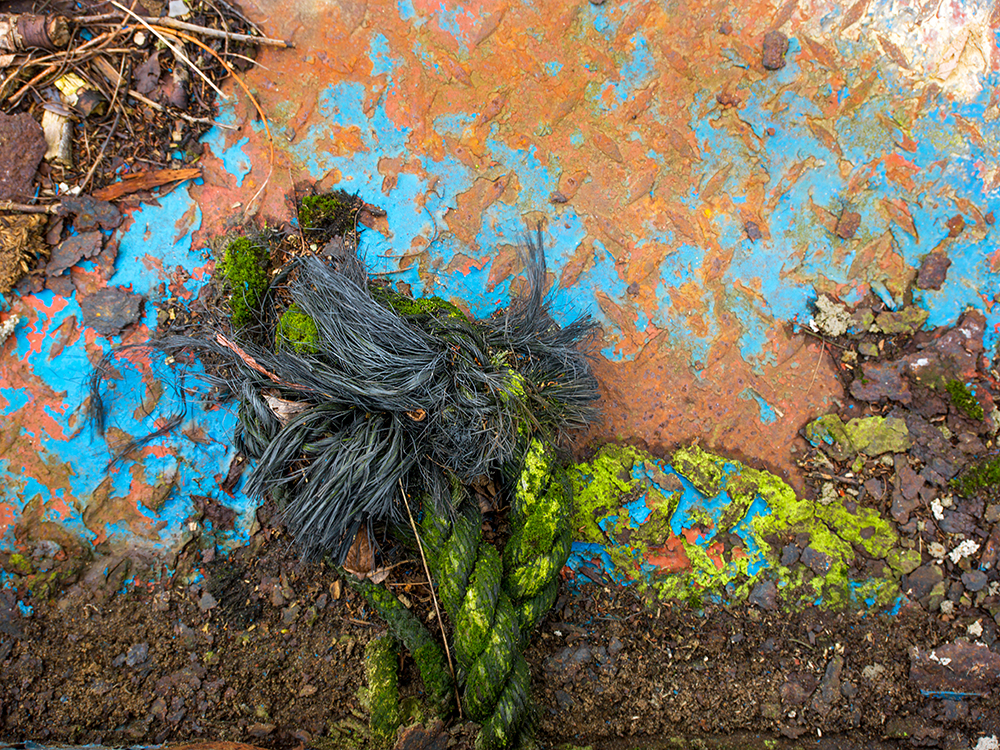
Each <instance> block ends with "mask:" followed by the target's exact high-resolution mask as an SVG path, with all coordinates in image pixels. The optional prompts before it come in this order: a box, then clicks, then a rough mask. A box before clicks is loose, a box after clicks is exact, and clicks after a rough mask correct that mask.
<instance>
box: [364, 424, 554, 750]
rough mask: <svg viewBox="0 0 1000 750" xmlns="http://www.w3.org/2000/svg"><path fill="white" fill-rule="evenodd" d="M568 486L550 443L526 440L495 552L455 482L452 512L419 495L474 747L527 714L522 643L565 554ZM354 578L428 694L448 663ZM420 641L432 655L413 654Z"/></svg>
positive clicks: (518, 724) (506, 738) (487, 745)
mask: <svg viewBox="0 0 1000 750" xmlns="http://www.w3.org/2000/svg"><path fill="white" fill-rule="evenodd" d="M570 486H571V485H570V483H569V482H568V481H567V478H566V476H565V473H564V472H563V471H562V470H561V469H558V468H556V462H555V454H554V452H553V450H552V448H551V447H549V446H548V445H546V444H545V443H543V442H542V441H540V440H538V439H534V440H532V441H531V442H530V443H529V446H528V449H527V451H526V453H525V458H524V463H523V467H522V470H521V473H520V475H519V477H518V481H517V484H516V486H515V487H514V499H513V509H512V513H511V525H512V529H513V531H512V534H511V538H510V540H509V541H508V543H507V545H506V547H505V549H504V555H503V558H502V559H501V556H500V553H499V552H498V551H497V549H496V548H495V547H493V546H492V545H490V544H487V543H485V542H483V541H482V523H483V519H482V514H481V512H480V510H479V507H478V506H477V505H476V504H475V503H474V502H473V501H471V500H470V499H469V498H468V495H467V492H466V491H465V488H464V487H463V486H462V484H461V483H460V482H459V481H458V480H456V479H454V478H453V479H452V484H451V500H452V502H451V507H452V508H454V514H453V515H452V514H449V513H448V512H447V511H446V512H436V511H435V510H434V508H433V503H432V502H430V500H429V498H427V499H425V502H424V506H423V509H424V517H423V520H422V524H421V530H420V534H421V539H422V541H423V548H424V553H425V555H426V558H427V563H428V565H429V567H430V568H431V571H432V574H433V577H434V579H435V582H436V584H437V590H438V596H439V597H440V599H441V603H442V604H443V605H444V608H445V611H447V613H448V615H449V616H450V618H451V621H452V623H453V624H454V636H453V637H454V645H455V649H454V654H455V661H456V668H457V677H458V681H459V685H460V687H461V695H462V705H463V707H464V709H465V711H466V712H467V714H468V716H469V718H471V719H473V720H474V721H477V722H479V723H480V724H481V726H482V730H481V732H480V735H479V738H478V739H477V742H476V745H477V748H479V749H480V750H498V749H500V748H509V747H514V746H516V745H517V744H518V742H519V740H520V738H521V736H522V733H523V730H524V727H525V725H526V723H527V721H528V716H529V713H530V710H529V709H530V706H529V687H530V683H531V673H530V669H529V668H528V664H527V662H526V661H525V660H524V656H523V654H522V653H521V649H522V648H523V646H524V645H525V643H526V641H527V637H528V635H529V634H530V632H531V630H532V628H534V627H535V625H537V624H538V622H539V621H540V620H541V619H542V617H544V616H545V614H546V613H547V612H548V610H549V609H550V608H551V607H552V604H553V602H554V601H555V597H556V592H557V589H558V575H559V571H560V570H561V569H562V567H563V565H565V563H566V559H567V557H568V555H569V547H570V528H569V519H570V515H571V507H570V505H571V495H570V489H569V488H570ZM352 585H354V586H355V587H356V588H358V589H359V590H360V591H361V592H362V593H363V594H364V596H365V597H366V598H367V599H368V601H369V602H370V603H371V604H372V606H373V607H374V608H375V609H377V610H378V611H379V613H380V614H382V616H383V618H385V620H386V621H387V622H388V623H389V626H390V628H391V630H392V632H393V633H394V634H395V635H396V637H397V638H399V639H400V640H401V641H402V642H403V643H404V645H406V647H407V648H408V649H409V650H410V651H411V653H413V655H414V660H415V661H416V662H417V665H418V667H419V668H420V671H421V675H422V677H423V679H424V684H425V686H426V688H427V691H428V694H429V695H432V694H434V688H433V687H432V684H434V682H435V678H434V675H444V676H445V677H446V676H447V670H446V668H445V666H444V656H443V653H442V652H441V650H440V648H438V647H437V644H436V643H434V642H433V640H432V639H431V636H430V634H429V633H428V632H427V630H426V628H425V627H424V626H423V625H422V624H421V623H420V622H419V621H417V620H416V618H415V617H414V616H413V615H412V613H410V612H409V610H407V609H406V608H405V607H403V605H402V604H401V603H400V602H399V600H398V599H396V597H395V596H393V595H392V594H391V593H390V592H389V591H387V590H386V589H385V588H383V587H381V586H376V585H374V584H372V583H371V582H369V581H360V582H359V581H353V582H352ZM404 631H405V632H404ZM408 639H409V640H408ZM431 646H433V649H430V647H431ZM421 649H428V651H431V652H432V653H433V658H431V659H428V658H427V655H425V656H424V657H423V658H419V657H418V650H421ZM425 664H426V666H425Z"/></svg>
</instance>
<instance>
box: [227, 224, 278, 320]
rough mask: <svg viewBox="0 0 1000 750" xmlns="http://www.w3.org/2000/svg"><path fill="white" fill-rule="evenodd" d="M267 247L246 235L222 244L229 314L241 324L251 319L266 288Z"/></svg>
mask: <svg viewBox="0 0 1000 750" xmlns="http://www.w3.org/2000/svg"><path fill="white" fill-rule="evenodd" d="M267 258H268V254H267V250H266V249H265V248H264V247H263V246H261V245H258V244H257V243H255V242H254V241H253V240H251V239H250V238H248V237H237V238H236V239H234V240H232V241H230V242H229V244H227V245H226V249H225V252H224V253H223V256H222V266H221V271H222V276H223V278H224V279H225V280H226V283H227V284H228V286H229V289H230V293H231V296H230V298H229V309H230V317H231V320H232V323H233V326H234V327H236V328H242V327H243V326H245V325H248V324H249V323H251V322H252V321H253V318H254V315H255V314H256V312H257V310H258V308H259V307H260V303H261V300H262V298H263V296H264V292H266V291H267V284H268V280H267Z"/></svg>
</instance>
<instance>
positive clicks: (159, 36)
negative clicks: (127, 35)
mask: <svg viewBox="0 0 1000 750" xmlns="http://www.w3.org/2000/svg"><path fill="white" fill-rule="evenodd" d="M111 4H112V5H114V6H115V7H116V8H118V9H119V10H123V11H125V12H126V13H128V14H129V15H130V16H132V17H133V18H135V20H137V21H138V22H139V23H141V24H142V25H143V26H145V27H146V28H147V29H149V30H150V31H151V32H153V34H155V35H156V38H157V39H159V40H160V41H161V42H163V43H164V44H165V45H167V47H169V48H170V50H171V51H172V52H173V53H174V56H175V57H176V58H177V59H178V60H180V61H181V62H183V63H185V64H186V65H187V66H188V67H189V68H191V70H193V71H194V72H195V73H197V74H198V75H199V76H201V79H202V80H203V81H205V83H207V84H208V85H209V87H210V88H211V89H212V90H213V91H215V93H216V94H218V95H219V96H221V97H222V98H223V99H228V98H229V95H228V94H225V93H223V91H222V89H220V88H219V87H218V86H216V85H215V84H214V83H212V80H211V79H210V78H209V77H208V76H207V75H205V74H204V73H203V72H202V71H201V68H199V67H198V66H197V65H195V64H194V63H193V62H191V60H190V59H189V58H188V56H187V55H185V54H184V50H183V49H180V48H179V47H176V46H174V45H173V44H171V43H170V42H169V41H168V40H167V39H165V38H164V36H163V34H162V33H161V32H163V31H165V29H163V28H162V27H157V26H151V25H150V24H148V23H146V21H144V20H143V19H142V17H141V16H138V15H136V14H135V13H133V12H132V11H131V10H129V9H128V8H126V7H125V6H124V5H122V4H121V3H119V2H117V0H111ZM177 36H180V34H179V33H178V34H177ZM202 46H204V45H202Z"/></svg>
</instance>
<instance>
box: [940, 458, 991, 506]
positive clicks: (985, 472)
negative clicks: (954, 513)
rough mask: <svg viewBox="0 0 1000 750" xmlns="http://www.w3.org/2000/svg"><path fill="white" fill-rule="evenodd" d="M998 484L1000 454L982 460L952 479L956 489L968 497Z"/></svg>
mask: <svg viewBox="0 0 1000 750" xmlns="http://www.w3.org/2000/svg"><path fill="white" fill-rule="evenodd" d="M997 485H1000V456H994V457H993V458H988V459H986V460H985V461H980V462H979V463H977V464H975V465H974V466H971V467H969V468H968V469H966V470H965V471H964V472H963V473H962V474H961V476H959V477H958V478H957V479H954V480H952V486H953V487H954V488H955V490H956V491H957V492H958V493H959V494H960V495H964V496H966V497H970V496H972V495H975V494H976V493H977V492H979V491H980V490H985V489H990V488H992V487H996V486H997Z"/></svg>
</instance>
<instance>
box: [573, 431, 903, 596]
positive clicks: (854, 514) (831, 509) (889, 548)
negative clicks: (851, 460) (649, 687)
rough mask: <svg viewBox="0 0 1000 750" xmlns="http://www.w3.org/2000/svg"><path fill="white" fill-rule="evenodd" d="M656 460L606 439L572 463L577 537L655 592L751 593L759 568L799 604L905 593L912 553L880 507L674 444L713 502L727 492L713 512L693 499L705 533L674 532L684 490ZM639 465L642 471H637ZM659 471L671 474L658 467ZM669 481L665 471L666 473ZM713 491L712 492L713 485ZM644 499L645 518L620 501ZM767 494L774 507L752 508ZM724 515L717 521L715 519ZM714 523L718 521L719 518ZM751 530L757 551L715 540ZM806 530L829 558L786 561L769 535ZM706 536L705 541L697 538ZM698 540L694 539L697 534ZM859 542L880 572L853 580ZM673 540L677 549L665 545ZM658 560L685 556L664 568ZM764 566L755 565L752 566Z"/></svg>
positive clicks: (692, 513)
mask: <svg viewBox="0 0 1000 750" xmlns="http://www.w3.org/2000/svg"><path fill="white" fill-rule="evenodd" d="M655 462H656V459H655V458H654V457H653V456H651V455H650V454H647V453H645V452H643V451H639V450H638V449H636V448H632V447H629V446H607V447H605V448H603V449H602V450H601V451H600V452H599V453H598V454H597V455H596V456H595V458H594V459H593V460H592V461H590V462H587V463H583V464H578V465H577V466H576V467H575V479H574V485H575V489H576V495H575V502H576V505H575V511H574V516H573V529H574V534H575V539H577V540H579V541H585V542H590V543H596V544H599V545H601V546H602V547H603V549H604V550H605V551H606V553H607V555H608V557H609V559H610V561H611V562H612V563H613V564H614V567H615V570H616V572H617V574H619V575H623V576H625V577H627V578H631V579H634V580H635V581H636V582H637V583H638V585H639V586H640V587H641V588H643V589H645V590H646V591H648V592H649V593H650V594H651V595H653V596H655V597H657V598H660V599H678V600H682V601H688V602H691V603H692V604H698V603H700V602H701V601H702V599H703V597H704V595H706V594H715V595H724V596H725V597H726V599H727V600H730V601H737V600H741V599H744V598H746V597H747V596H748V594H749V591H750V589H751V588H752V586H753V585H754V584H755V583H756V581H757V580H758V579H759V578H760V577H762V576H765V575H767V576H771V577H775V578H776V579H777V583H778V585H779V587H780V588H781V589H783V590H784V591H785V592H786V596H785V598H786V602H787V603H788V604H789V605H790V606H792V607H801V606H808V605H811V604H816V603H820V604H821V605H822V606H824V607H832V608H836V607H840V606H844V605H847V604H850V603H852V602H856V601H859V600H869V601H874V603H875V604H876V605H883V604H888V603H889V602H891V601H892V600H893V599H895V598H896V597H897V596H898V595H899V583H898V579H899V576H900V575H901V571H902V569H903V568H905V567H909V563H910V562H911V561H910V560H909V559H908V558H907V556H906V554H905V552H904V551H901V550H899V548H898V547H897V544H896V543H897V537H896V534H895V532H894V531H893V528H892V525H891V524H890V523H889V522H888V521H887V520H886V519H884V518H882V517H881V516H880V515H879V513H878V511H876V510H875V509H873V508H866V507H857V508H856V509H852V510H848V509H847V508H846V507H845V506H844V504H843V502H839V501H838V502H834V503H831V504H829V505H823V504H820V503H817V502H814V501H811V500H807V499H802V498H799V497H797V496H796V494H795V492H794V490H792V488H791V487H789V486H788V484H786V483H785V482H784V481H783V480H781V479H780V478H779V477H777V476H775V475H774V474H771V473H770V472H766V471H761V470H758V469H753V468H751V467H749V466H746V465H744V464H742V463H741V462H739V461H735V460H732V459H729V458H725V457H723V456H718V455H716V454H713V453H710V452H708V451H705V450H702V449H701V448H699V447H697V446H692V447H685V448H681V449H679V450H678V451H676V452H675V453H674V455H673V457H672V459H671V465H672V466H673V468H674V469H675V470H676V471H677V472H678V473H679V474H681V475H682V476H683V477H684V478H685V479H687V480H688V481H690V482H691V483H692V485H694V486H695V488H696V489H697V490H698V492H699V493H700V494H701V495H702V496H703V497H705V500H706V502H707V501H709V500H711V499H712V498H713V497H715V496H717V495H718V494H719V492H722V491H725V493H726V496H727V497H728V501H727V502H726V504H725V505H724V506H723V507H722V508H721V510H718V509H716V511H715V513H714V514H713V513H712V512H711V511H709V510H707V509H706V508H704V507H703V508H700V509H699V508H698V507H697V506H695V507H694V509H693V510H689V511H688V513H687V519H688V521H690V520H691V519H692V517H693V518H694V520H695V521H696V523H695V526H697V527H702V529H703V530H704V531H703V533H688V534H680V535H674V534H673V532H672V530H671V519H672V518H673V515H674V513H675V512H676V510H677V506H678V501H679V498H680V491H679V490H676V489H675V490H673V491H671V492H664V491H663V489H661V487H660V486H659V484H660V483H658V482H656V481H654V480H653V479H651V478H650V474H651V472H650V471H648V469H646V467H648V466H649V465H650V464H651V463H652V464H655ZM637 467H638V470H635V469H636V468H637ZM659 474H660V475H661V476H666V475H665V474H664V473H663V472H662V471H659ZM661 481H662V480H661ZM709 493H711V494H709ZM640 498H645V504H646V508H647V509H648V510H649V515H648V518H646V519H644V521H643V522H642V523H639V522H637V521H635V520H633V519H632V518H631V516H630V514H629V512H628V510H627V509H625V508H623V504H624V503H625V502H629V501H635V500H637V499H640ZM758 498H759V499H760V500H761V501H763V502H764V503H766V505H767V509H768V512H767V513H764V514H760V515H755V516H752V517H748V516H747V513H748V511H749V509H750V507H751V505H752V504H753V503H754V502H755V501H756V500H757V499H758ZM715 518H718V521H717V522H716V521H714V520H713V519H715ZM716 524H717V525H716ZM741 525H742V527H743V528H744V530H748V531H749V532H750V534H751V538H752V541H753V543H754V545H755V546H756V548H757V551H755V552H750V551H748V550H747V549H743V548H741V547H732V548H730V549H728V550H726V549H725V548H724V547H723V545H721V544H717V543H715V542H714V541H712V540H709V541H705V540H704V536H705V535H708V534H710V533H711V532H713V531H714V532H715V536H714V537H713V540H714V539H716V538H718V537H719V536H721V535H723V534H725V533H726V532H730V533H735V532H736V531H737V527H740V526H741ZM797 534H806V535H807V536H808V539H809V546H810V547H812V548H813V550H814V551H815V552H818V553H822V554H823V555H825V556H826V560H827V561H828V565H827V567H826V570H825V571H824V572H822V573H821V574H815V573H814V572H813V571H812V570H810V569H809V568H807V567H806V566H804V565H799V566H795V567H794V568H790V567H785V566H782V565H781V564H780V550H778V549H775V548H774V547H773V546H772V543H771V542H770V541H768V540H773V539H776V538H787V537H788V536H789V535H797ZM699 538H700V539H701V541H702V543H698V539H699ZM692 540H694V541H692ZM855 546H858V547H861V548H863V549H864V550H865V552H866V553H867V554H868V555H870V556H871V557H872V558H874V559H875V560H882V561H885V565H884V568H883V574H882V575H879V576H874V577H872V578H870V579H866V580H853V579H851V577H850V575H849V569H850V568H851V566H852V564H853V561H854V556H855V553H854V548H855ZM666 547H670V549H671V550H672V552H671V553H670V555H668V554H667V553H665V552H664V549H665V548H666ZM659 561H666V562H670V561H679V562H678V563H677V569H670V568H669V566H667V568H666V569H665V568H664V567H663V566H661V565H657V564H656V563H657V562H659ZM761 561H764V562H766V563H767V566H766V567H765V568H764V569H762V570H760V571H758V572H757V573H755V574H751V573H750V570H751V565H752V564H754V563H759V562H761Z"/></svg>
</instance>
